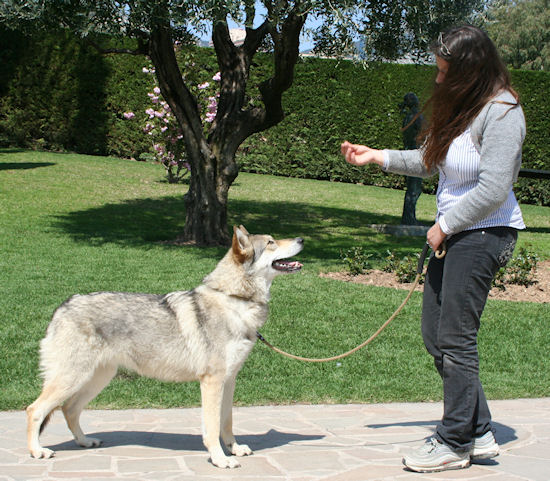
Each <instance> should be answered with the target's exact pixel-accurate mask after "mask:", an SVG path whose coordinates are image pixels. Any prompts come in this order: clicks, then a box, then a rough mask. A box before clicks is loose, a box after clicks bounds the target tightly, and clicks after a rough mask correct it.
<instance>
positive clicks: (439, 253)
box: [256, 244, 447, 362]
mask: <svg viewBox="0 0 550 481" xmlns="http://www.w3.org/2000/svg"><path fill="white" fill-rule="evenodd" d="M429 247H430V246H429V245H428V244H425V245H424V248H423V249H422V254H420V259H418V265H417V268H416V278H415V279H414V282H413V284H412V286H411V288H410V290H409V292H408V294H407V296H406V297H405V299H404V300H403V302H402V303H401V305H400V306H399V307H398V308H397V309H396V310H395V312H394V313H393V314H392V315H391V316H390V317H389V318H388V320H387V321H386V322H384V324H382V325H381V326H380V327H379V328H378V330H377V331H376V332H375V333H374V334H373V335H372V336H371V337H369V338H368V339H367V340H366V341H364V342H362V343H361V344H359V345H358V346H356V347H354V348H353V349H351V350H349V351H347V352H344V353H342V354H339V355H337V356H332V357H323V358H311V357H302V356H296V355H295V354H290V353H288V352H285V351H283V350H282V349H279V348H278V347H275V346H274V345H273V344H271V343H270V342H268V341H267V340H266V339H265V338H264V337H263V336H262V335H261V334H260V333H259V332H258V331H256V336H257V337H258V339H259V340H260V341H262V342H263V343H264V344H265V345H266V346H267V347H269V348H270V349H272V350H273V351H275V352H277V353H279V354H281V355H283V356H286V357H289V358H290V359H296V360H297V361H304V362H329V361H336V360H338V359H342V358H344V357H347V356H349V355H351V354H353V353H354V352H357V351H358V350H359V349H362V348H363V347H365V346H366V345H368V344H370V343H371V342H372V341H374V339H376V338H377V337H378V335H379V334H380V333H381V332H382V331H383V330H384V329H385V328H386V327H387V326H388V325H389V323H390V322H392V321H393V320H394V319H395V318H396V317H397V315H398V314H399V313H400V312H401V310H402V309H403V307H405V304H407V302H408V301H409V299H410V298H411V296H412V293H413V292H414V290H415V289H416V286H417V285H418V282H419V281H420V276H421V274H422V270H423V269H424V260H425V259H426V254H427V253H428V249H429ZM446 253H447V246H446V245H445V244H443V246H442V248H441V250H439V249H438V250H436V251H435V253H434V255H435V256H436V257H437V258H438V259H441V258H443V257H444V256H445V254H446Z"/></svg>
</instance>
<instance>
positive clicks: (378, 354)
mask: <svg viewBox="0 0 550 481" xmlns="http://www.w3.org/2000/svg"><path fill="white" fill-rule="evenodd" d="M185 189H186V187H185V186H178V185H170V184H168V183H166V182H164V181H163V172H162V170H161V168H160V167H158V166H156V165H153V164H147V163H138V162H132V161H127V160H120V159H114V158H104V157H92V156H84V155H74V154H54V153H37V152H28V151H15V150H14V151H8V150H3V151H0V236H1V237H0V238H1V245H0V290H1V295H0V310H1V312H2V323H1V324H0V409H21V408H23V407H24V406H26V405H28V404H29V403H30V402H32V401H33V400H34V399H35V398H36V396H37V395H38V393H39V391H40V387H41V382H40V378H39V375H38V346H39V341H40V339H41V338H42V337H43V335H44V332H45V329H46V326H47V324H48V322H49V319H50V317H51V314H52V312H53V310H54V309H55V308H56V307H57V306H58V305H59V304H60V303H61V302H63V301H64V300H65V299H66V298H67V297H69V296H70V295H71V294H73V293H77V292H78V293H87V292H92V291H98V290H117V291H136V292H154V293H164V292H169V291H171V290H178V289H189V288H192V287H193V286H195V285H197V284H198V283H200V281H201V279H202V278H203V277H204V275H206V274H207V273H208V272H210V271H211V270H212V268H213V267H214V266H215V264H216V262H217V261H218V260H219V259H220V258H221V256H222V255H223V254H224V252H225V249H221V248H196V247H188V246H186V247H176V246H170V245H167V244H164V243H162V242H160V241H163V240H170V239H173V238H175V237H176V236H177V234H178V233H180V232H181V230H182V227H183V221H184V205H183V199H182V194H183V193H184V191H185ZM402 202H403V193H402V192H399V191H392V190H388V189H381V188H375V187H367V186H360V185H352V184H336V183H329V182H319V181H312V180H302V179H287V178H282V177H272V176H261V175H253V174H240V175H239V177H238V178H237V181H236V182H235V184H234V185H233V187H232V188H231V191H230V204H229V218H230V223H231V224H244V225H245V226H246V227H247V229H248V230H249V231H250V232H258V233H259V232H262V233H263V232H268V233H271V234H273V235H274V236H275V237H287V236H292V237H294V236H301V237H303V238H304V239H305V240H306V244H305V245H306V247H305V249H304V251H303V252H302V253H301V254H300V256H299V258H300V260H301V261H303V263H304V265H305V267H304V269H303V271H302V272H301V273H300V274H296V275H292V276H286V277H281V278H278V279H277V280H276V281H275V283H274V285H273V288H272V301H271V307H270V319H269V321H268V322H267V324H266V325H265V326H264V328H263V329H262V333H263V334H264V336H265V337H266V338H267V339H268V340H270V341H271V342H272V343H273V344H275V345H278V346H279V347H281V348H283V349H285V350H288V351H290V352H293V353H296V354H301V355H303V356H308V357H325V356H331V355H333V354H336V353H340V352H343V351H346V350H348V349H350V348H351V347H354V346H355V345H357V344H359V343H360V342H361V341H363V340H364V339H366V338H367V337H368V336H370V335H371V334H372V332H374V331H375V330H376V329H377V328H378V326H379V325H380V324H381V323H382V322H383V321H384V320H385V319H387V318H388V317H389V316H390V315H391V313H392V312H393V311H394V309H395V308H396V307H397V306H398V305H399V304H400V302H401V300H402V299H403V298H404V296H405V292H404V291H396V290H392V289H385V288H379V287H374V286H362V285H354V284H348V283H342V282H339V281H334V280H329V279H325V278H320V277H319V276H318V274H319V272H321V271H332V270H342V269H343V268H344V266H343V264H342V261H341V260H340V251H341V250H342V249H346V248H349V247H354V246H362V247H364V249H365V250H367V252H371V253H372V254H373V256H374V257H375V258H382V257H384V256H385V253H386V251H387V250H394V251H397V252H400V253H402V254H403V255H405V254H410V253H414V252H418V251H419V250H420V249H421V247H422V244H423V240H422V239H421V238H395V237H392V236H388V235H385V234H380V233H377V232H375V231H374V230H373V229H369V228H368V227H367V226H368V225H369V224H373V223H393V224H398V223H399V220H400V217H401V208H402ZM522 209H523V213H524V217H525V220H526V223H527V225H528V226H529V229H528V231H527V232H524V233H521V234H520V240H519V245H520V246H522V245H524V246H527V247H528V248H529V249H530V250H533V251H535V252H536V253H537V254H539V256H540V257H541V258H542V259H545V258H548V257H549V255H550V237H549V236H548V233H549V232H550V209H549V208H548V207H537V206H527V205H526V206H522ZM434 211H435V201H434V198H433V196H428V195H422V196H421V197H420V199H419V201H418V204H417V218H418V219H419V220H421V221H423V222H425V223H430V221H431V220H432V219H433V215H434ZM420 306H421V296H420V294H414V295H413V297H412V298H411V300H410V302H409V304H408V305H407V306H406V307H405V309H404V310H403V312H402V313H401V314H400V316H399V317H398V318H397V319H396V320H395V321H394V322H393V323H392V324H391V325H390V326H389V327H388V329H387V330H386V331H384V333H383V334H382V335H381V337H379V338H378V339H376V341H375V342H374V343H372V344H371V345H370V346H369V347H368V348H366V349H364V350H362V351H360V352H359V353H357V354H355V355H353V356H351V357H348V358H346V359H344V360H342V361H340V362H339V363H336V362H331V363H327V364H303V363H300V362H297V361H293V360H289V359H286V358H282V357H280V356H278V355H276V354H275V353H273V352H271V351H269V350H268V349H267V348H266V347H265V346H263V345H261V344H258V345H257V346H256V347H255V348H254V350H253V352H252V354H251V355H250V357H249V359H248V360H247V362H246V363H245V366H244V368H243V370H242V371H241V373H240V374H239V382H238V383H237V390H236V395H235V398H236V402H237V404H243V405H245V404H264V403H293V402H302V403H334V402H342V403H345V402H386V401H423V400H433V399H440V398H441V395H442V393H441V382H440V380H439V378H438V377H437V375H436V372H435V369H434V368H433V366H432V363H431V358H430V356H429V355H428V354H427V353H426V352H425V349H424V347H423V344H422V339H421V334H420V325H419V317H420ZM549 321H550V316H549V314H548V306H545V305H541V304H534V303H513V302H504V301H493V300H490V301H489V302H488V304H487V308H486V310H485V313H484V317H483V320H482V329H481V331H480V335H479V345H480V356H481V373H482V381H483V383H484V386H485V388H486V393H487V396H488V397H489V398H492V399H494V398H500V399H504V398H517V397H539V396H549V395H550V365H549V364H550V360H549V357H548V355H547V353H548V352H549V350H550V329H549V327H550V326H549V323H550V322H549ZM199 400H200V393H199V389H198V384H197V383H186V384H184V385H180V384H174V383H164V382H159V381H155V380H151V379H145V378H140V377H137V376H135V375H134V374H133V373H130V372H125V371H122V372H120V373H119V374H118V375H117V377H116V378H115V379H114V380H113V382H112V383H111V385H110V386H109V387H108V388H106V389H105V390H104V391H103V392H102V393H101V394H100V396H99V397H98V398H97V399H96V400H95V401H94V402H93V404H92V406H94V407H96V408H123V407H175V406H194V405H198V404H199Z"/></svg>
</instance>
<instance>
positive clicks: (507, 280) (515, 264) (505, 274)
mask: <svg viewBox="0 0 550 481" xmlns="http://www.w3.org/2000/svg"><path fill="white" fill-rule="evenodd" d="M538 260H539V257H538V255H537V254H535V253H534V252H530V251H528V250H527V249H526V248H525V247H520V249H519V251H518V254H517V255H516V256H514V257H513V258H512V259H511V260H510V262H508V264H507V265H506V266H505V267H502V268H500V269H499V271H498V272H497V274H496V276H495V279H494V280H493V286H495V287H498V288H499V289H505V287H504V284H517V285H520V286H525V287H527V286H531V285H533V284H535V283H536V282H537V281H536V280H535V272H536V270H537V262H538Z"/></svg>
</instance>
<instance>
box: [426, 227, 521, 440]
mask: <svg viewBox="0 0 550 481" xmlns="http://www.w3.org/2000/svg"><path fill="white" fill-rule="evenodd" d="M516 239H517V231H516V230H515V229H512V228H509V227H491V228H487V229H478V230H471V231H464V232H461V233H459V234H455V235H453V236H451V237H450V238H449V239H448V240H447V254H446V255H445V257H443V258H442V259H437V258H436V257H434V256H433V255H432V256H431V257H430V260H429V263H428V270H427V274H426V283H425V285H424V300H423V306H422V336H423V338H424V344H425V345H426V348H427V350H428V352H429V353H430V354H431V355H432V356H433V358H434V363H435V367H436V368H437V370H438V372H439V374H440V375H441V378H442V380H443V405H444V410H443V419H442V421H441V423H440V424H439V425H438V427H437V434H436V436H437V437H438V438H439V439H440V440H441V441H443V442H445V443H446V444H448V445H449V446H451V447H452V448H453V449H455V450H458V451H465V450H469V449H470V447H471V444H472V441H473V438H475V437H478V436H482V435H484V434H485V433H487V432H488V431H490V430H491V413H490V411H489V406H488V405H487V400H486V399H485V394H484V392H483V388H482V386H481V383H480V380H479V358H478V350H477V332H478V330H479V326H480V318H481V314H482V312H483V308H484V307H485V302H486V301H487V296H488V294H489V290H490V288H491V281H492V280H493V277H494V275H495V274H496V272H497V271H498V269H499V267H503V266H505V265H506V263H507V262H508V260H509V259H510V257H511V256H512V252H513V250H514V247H515V245H516Z"/></svg>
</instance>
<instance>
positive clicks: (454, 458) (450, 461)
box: [403, 438, 470, 473]
mask: <svg viewBox="0 0 550 481" xmlns="http://www.w3.org/2000/svg"><path fill="white" fill-rule="evenodd" d="M403 464H404V465H405V466H407V468H409V469H410V470H411V471H416V472H418V473H430V472H435V471H445V470H447V469H461V468H467V467H468V466H470V453H469V452H468V451H465V452H464V453H461V452H457V451H454V450H453V449H451V448H450V447H449V446H447V445H446V444H443V443H441V442H439V441H438V440H437V439H435V438H430V439H428V440H427V441H426V443H425V444H424V445H423V446H421V447H420V448H418V449H415V450H414V451H413V452H412V453H410V454H409V455H407V456H405V457H404V458H403Z"/></svg>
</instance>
